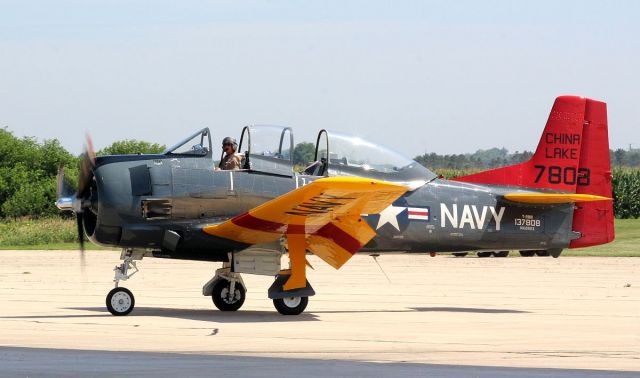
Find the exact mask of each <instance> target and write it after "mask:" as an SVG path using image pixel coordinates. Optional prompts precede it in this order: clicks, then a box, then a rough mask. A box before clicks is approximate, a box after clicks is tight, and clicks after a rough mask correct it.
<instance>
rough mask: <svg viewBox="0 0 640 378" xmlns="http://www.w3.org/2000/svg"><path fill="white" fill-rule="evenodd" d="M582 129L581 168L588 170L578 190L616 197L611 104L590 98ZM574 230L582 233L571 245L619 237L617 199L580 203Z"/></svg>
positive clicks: (574, 213)
mask: <svg viewBox="0 0 640 378" xmlns="http://www.w3.org/2000/svg"><path fill="white" fill-rule="evenodd" d="M586 105H587V106H586V108H585V116H584V119H585V122H584V128H583V130H582V152H581V158H580V166H579V168H578V169H579V170H580V169H582V170H583V172H586V174H587V176H586V177H588V178H589V180H588V181H587V182H585V184H586V185H578V186H577V188H576V193H581V194H595V195H599V196H605V197H609V198H612V196H613V195H612V189H611V181H612V176H611V162H610V157H609V129H608V126H607V104H605V103H604V102H600V101H595V100H590V99H587V104H586ZM573 230H574V231H578V232H580V234H581V237H580V238H578V239H575V240H572V241H571V244H570V245H569V247H570V248H579V247H588V246H591V245H598V244H604V243H608V242H610V241H612V240H613V239H614V237H615V231H614V228H613V201H597V202H584V203H576V210H574V212H573Z"/></svg>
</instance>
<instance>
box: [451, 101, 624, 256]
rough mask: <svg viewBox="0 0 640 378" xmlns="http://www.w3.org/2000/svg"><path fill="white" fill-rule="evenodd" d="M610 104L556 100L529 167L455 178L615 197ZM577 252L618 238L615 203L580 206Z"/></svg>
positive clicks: (575, 226) (575, 222) (576, 224)
mask: <svg viewBox="0 0 640 378" xmlns="http://www.w3.org/2000/svg"><path fill="white" fill-rule="evenodd" d="M609 159H610V158H609V138H608V127H607V105H606V104H605V103H604V102H600V101H595V100H591V99H587V98H584V97H577V96H561V97H558V98H556V101H555V102H554V104H553V108H552V109H551V114H549V119H548V120H547V125H546V127H545V129H544V132H543V133H542V137H541V138H540V142H539V143H538V148H537V149H536V152H535V153H534V154H533V157H532V158H531V159H530V160H529V161H526V162H524V163H520V164H515V165H511V166H507V167H502V168H496V169H491V170H488V171H484V172H479V173H475V174H472V175H469V176H463V177H458V178H456V179H454V180H456V181H463V182H471V183H478V184H490V185H505V186H516V187H526V188H535V189H549V190H553V191H561V192H570V193H579V194H593V195H599V196H603V197H608V198H611V197H612V193H611V166H610V161H609ZM573 230H574V231H578V232H580V233H581V235H582V236H581V237H580V238H578V239H576V240H573V241H572V242H571V245H570V247H571V248H578V247H587V246H590V245H596V244H603V243H607V242H610V241H611V240H613V238H614V230H613V203H612V201H597V202H587V203H579V204H576V210H575V211H574V216H573Z"/></svg>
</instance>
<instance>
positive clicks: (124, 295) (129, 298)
mask: <svg viewBox="0 0 640 378" xmlns="http://www.w3.org/2000/svg"><path fill="white" fill-rule="evenodd" d="M135 304H136V300H135V298H134V297H133V294H132V293H131V291H129V289H126V288H124V287H116V288H115V289H113V290H111V291H110V292H109V294H107V310H109V312H110V313H111V314H112V315H115V316H124V315H127V314H129V313H130V312H131V311H133V307H134V306H135Z"/></svg>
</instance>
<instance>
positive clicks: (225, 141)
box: [222, 137, 238, 150]
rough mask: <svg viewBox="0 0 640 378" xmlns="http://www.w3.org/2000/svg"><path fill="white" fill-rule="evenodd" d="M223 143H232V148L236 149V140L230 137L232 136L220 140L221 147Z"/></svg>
mask: <svg viewBox="0 0 640 378" xmlns="http://www.w3.org/2000/svg"><path fill="white" fill-rule="evenodd" d="M225 144H233V149H234V150H237V149H238V142H236V138H232V137H226V138H224V139H223V140H222V147H224V146H225Z"/></svg>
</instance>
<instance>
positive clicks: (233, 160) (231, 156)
mask: <svg viewBox="0 0 640 378" xmlns="http://www.w3.org/2000/svg"><path fill="white" fill-rule="evenodd" d="M237 149H238V142H236V140H235V138H232V137H226V138H224V139H223V140H222V151H224V157H223V158H222V160H220V164H218V169H221V170H224V171H233V170H237V169H241V168H242V158H243V157H242V154H239V153H237V152H236V150H237Z"/></svg>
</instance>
